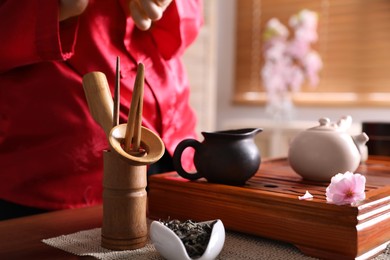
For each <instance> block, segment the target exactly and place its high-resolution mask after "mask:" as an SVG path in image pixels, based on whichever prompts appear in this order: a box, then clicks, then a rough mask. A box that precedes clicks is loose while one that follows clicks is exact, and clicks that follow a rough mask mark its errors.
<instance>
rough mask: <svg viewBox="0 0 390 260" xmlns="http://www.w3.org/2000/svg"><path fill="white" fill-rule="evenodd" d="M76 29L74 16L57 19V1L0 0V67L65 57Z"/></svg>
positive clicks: (72, 44)
mask: <svg viewBox="0 0 390 260" xmlns="http://www.w3.org/2000/svg"><path fill="white" fill-rule="evenodd" d="M76 31H77V18H76V19H69V20H67V21H65V22H61V24H60V23H59V22H58V1H54V0H0V35H1V38H2V40H1V41H0V71H6V70H10V69H13V68H15V67H19V66H23V65H28V64H33V63H36V62H40V61H46V60H61V59H67V58H69V57H70V56H71V54H72V52H73V47H74V43H75V40H76Z"/></svg>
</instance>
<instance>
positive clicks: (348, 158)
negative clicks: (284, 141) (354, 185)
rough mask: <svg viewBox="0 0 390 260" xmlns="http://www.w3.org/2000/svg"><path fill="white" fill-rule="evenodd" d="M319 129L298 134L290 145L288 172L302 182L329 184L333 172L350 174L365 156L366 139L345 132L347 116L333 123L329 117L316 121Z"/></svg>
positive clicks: (348, 123) (348, 120)
mask: <svg viewBox="0 0 390 260" xmlns="http://www.w3.org/2000/svg"><path fill="white" fill-rule="evenodd" d="M319 123H320V125H319V126H316V127H313V128H309V129H307V130H305V131H302V132H300V133H299V134H298V135H297V136H295V137H294V139H293V140H292V142H291V143H290V147H289V151H288V161H289V163H290V166H291V167H292V169H293V170H294V171H295V172H296V173H298V174H299V175H301V176H302V177H303V178H304V179H308V180H314V181H330V180H331V178H332V177H333V176H334V175H336V174H337V173H344V172H346V171H350V172H354V171H355V170H356V169H357V168H358V167H359V164H360V162H361V159H362V156H363V157H365V156H367V155H366V153H367V150H366V146H365V144H366V142H367V141H368V136H367V135H366V134H365V133H364V132H363V133H361V134H359V135H356V136H351V135H349V134H348V133H347V131H346V130H347V129H348V128H349V127H350V126H351V124H352V118H351V116H344V117H342V118H341V119H340V120H339V121H338V122H337V123H331V122H330V120H329V118H325V117H324V118H321V119H319Z"/></svg>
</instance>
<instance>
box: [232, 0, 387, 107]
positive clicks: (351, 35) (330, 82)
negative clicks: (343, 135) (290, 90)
mask: <svg viewBox="0 0 390 260" xmlns="http://www.w3.org/2000/svg"><path fill="white" fill-rule="evenodd" d="M302 9H309V10H312V11H315V12H317V13H318V15H319V21H318V35H319V40H318V42H317V43H316V44H315V45H313V48H314V49H315V50H316V51H318V52H319V54H320V56H321V58H322V61H323V69H322V70H321V72H320V83H319V85H318V86H317V87H316V88H310V87H309V86H303V88H302V91H301V92H299V93H296V94H294V95H293V100H294V102H295V103H296V104H297V105H310V106H312V105H323V106H390V1H389V0H369V1H368V0H237V1H236V10H237V17H236V21H237V26H236V62H235V93H234V97H233V99H234V101H235V102H238V103H241V104H264V102H265V100H266V93H265V92H264V88H263V86H262V80H261V75H260V71H261V67H262V65H263V57H262V48H263V38H262V33H263V30H264V27H265V24H266V23H267V22H268V20H269V19H271V18H273V17H276V18H278V19H279V20H280V21H281V22H282V23H283V24H284V25H286V26H287V27H288V20H289V18H290V17H291V16H292V15H293V14H296V13H298V12H299V11H300V10H302ZM289 29H290V28H289ZM290 33H292V32H291V31H290Z"/></svg>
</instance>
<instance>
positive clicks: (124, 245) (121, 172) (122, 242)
mask: <svg viewBox="0 0 390 260" xmlns="http://www.w3.org/2000/svg"><path fill="white" fill-rule="evenodd" d="M117 64H118V63H117ZM139 68H141V69H139V70H138V72H137V79H138V80H136V84H135V86H134V89H135V92H137V93H141V94H142V93H143V90H142V88H143V80H144V79H143V66H142V65H139ZM117 71H118V69H117ZM140 71H141V72H140ZM106 82H107V80H106V79H105V75H104V74H103V73H100V72H92V73H89V74H87V75H85V76H84V79H83V85H84V90H85V94H86V96H87V101H88V105H89V109H90V111H91V114H92V116H93V118H94V119H95V120H96V121H97V122H98V123H99V124H100V126H102V127H103V129H104V130H105V133H106V135H107V138H108V141H109V144H110V148H111V149H110V150H106V151H103V161H104V173H103V225H102V239H101V245H102V247H104V248H107V249H111V250H132V249H138V248H141V247H144V246H145V244H146V242H147V237H148V228H147V221H146V205H147V194H146V190H145V188H146V185H147V173H146V169H147V168H146V167H147V165H149V164H151V163H154V162H156V161H158V160H159V159H160V158H161V157H162V155H163V154H164V151H165V147H164V144H163V142H162V140H161V139H160V138H159V137H158V136H157V135H156V134H155V133H154V132H152V131H151V130H149V129H147V128H145V127H142V126H141V125H140V124H141V120H137V121H129V122H128V123H127V124H120V125H116V123H115V122H114V121H116V120H114V119H113V114H115V113H113V112H114V111H113V107H118V104H117V103H116V102H119V97H117V98H115V100H116V102H115V103H116V104H112V97H111V94H110V92H109V90H108V91H107V89H108V84H106ZM137 82H138V83H137ZM140 82H141V83H142V84H140ZM117 84H118V83H117ZM116 88H117V87H116ZM140 88H141V89H140ZM116 91H118V92H119V90H116ZM142 98H143V97H142V95H139V94H136V95H133V98H132V103H133V102H134V103H137V104H138V105H137V106H135V108H136V109H134V108H133V107H132V108H131V109H130V112H129V115H130V114H134V115H135V118H136V119H141V118H142V114H141V113H142V110H141V109H140V106H141V105H142ZM134 110H135V111H134ZM129 129H139V130H138V131H135V132H134V134H133V135H132V137H131V140H133V139H134V140H139V147H138V148H137V150H134V149H133V150H131V153H129V152H127V150H128V149H126V151H125V149H124V148H125V145H124V144H125V141H126V138H125V136H126V133H127V132H128V131H129ZM131 140H130V142H131Z"/></svg>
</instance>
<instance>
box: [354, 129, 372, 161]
mask: <svg viewBox="0 0 390 260" xmlns="http://www.w3.org/2000/svg"><path fill="white" fill-rule="evenodd" d="M352 139H353V142H354V143H355V145H356V147H357V149H358V150H359V153H360V157H361V161H362V162H365V161H366V160H367V158H368V150H367V146H366V143H367V142H368V139H369V138H368V135H367V134H366V133H364V132H363V133H361V134H359V135H355V136H352Z"/></svg>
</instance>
